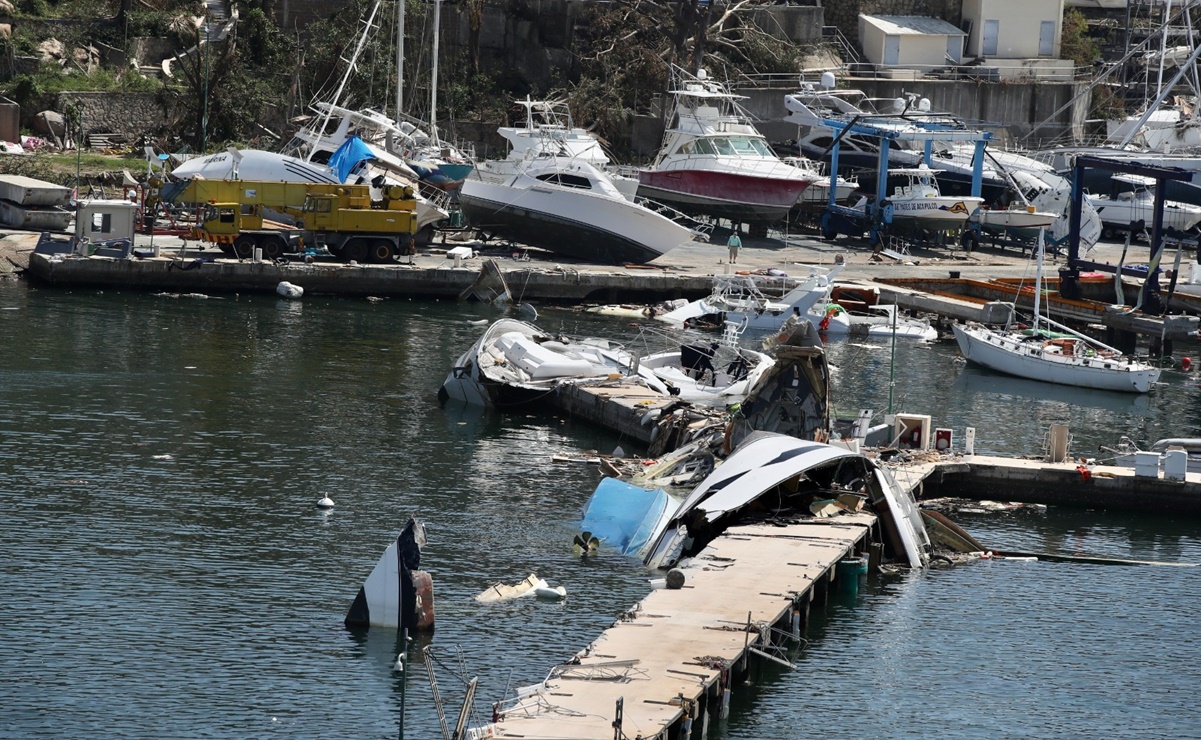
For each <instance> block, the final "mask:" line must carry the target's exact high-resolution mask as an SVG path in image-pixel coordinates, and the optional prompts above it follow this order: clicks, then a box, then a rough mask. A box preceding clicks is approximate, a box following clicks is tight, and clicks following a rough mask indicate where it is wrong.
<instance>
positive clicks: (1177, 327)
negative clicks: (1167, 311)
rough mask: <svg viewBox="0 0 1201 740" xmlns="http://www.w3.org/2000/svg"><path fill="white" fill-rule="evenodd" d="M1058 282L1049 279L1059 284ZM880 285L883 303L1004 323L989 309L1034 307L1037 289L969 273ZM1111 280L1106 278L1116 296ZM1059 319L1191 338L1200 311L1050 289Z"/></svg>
mask: <svg viewBox="0 0 1201 740" xmlns="http://www.w3.org/2000/svg"><path fill="white" fill-rule="evenodd" d="M1057 282H1058V281H1056V280H1051V281H1049V283H1051V284H1055V283H1057ZM871 284H872V285H875V286H877V287H879V288H880V298H881V301H882V302H885V303H896V304H897V305H899V306H900V307H902V308H906V309H912V310H915V311H922V312H925V313H933V314H937V315H939V316H943V317H946V318H949V319H956V320H959V321H979V322H982V323H1000V322H1001V321H1003V320H1004V319H1003V318H1001V317H998V316H996V315H994V312H993V311H992V310H991V307H992V305H993V304H996V303H1016V305H1017V306H1018V308H1019V309H1021V310H1024V311H1026V312H1031V311H1033V308H1034V294H1033V290H1032V289H1030V288H1027V289H1026V290H1021V289H1020V288H1021V285H1020V282H1015V281H1013V280H970V279H966V278H950V279H937V280H936V279H931V278H887V279H881V280H878V281H876V282H875V283H871ZM1110 286H1112V283H1111V282H1108V281H1107V282H1106V283H1105V287H1106V288H1109V289H1110V290H1111V292H1110V293H1109V296H1110V298H1111V299H1112V296H1113V294H1112V288H1111V287H1110ZM1045 300H1046V301H1047V302H1048V303H1049V304H1050V306H1049V308H1050V309H1051V310H1052V312H1053V314H1054V316H1055V317H1056V319H1058V320H1060V321H1064V320H1070V321H1076V322H1082V323H1091V324H1101V325H1103V326H1105V327H1106V328H1108V329H1114V330H1117V331H1124V332H1132V333H1136V334H1146V335H1150V336H1153V337H1163V338H1165V339H1171V340H1175V339H1188V338H1191V337H1194V336H1195V335H1196V333H1197V329H1198V326H1199V320H1198V318H1197V317H1196V316H1183V315H1171V316H1151V315H1147V314H1143V313H1141V312H1138V313H1128V312H1126V311H1113V310H1110V307H1109V304H1107V303H1104V302H1103V301H1100V300H1072V299H1068V298H1063V297H1061V296H1059V294H1058V293H1052V294H1049V295H1048V296H1047V297H1046V299H1045Z"/></svg>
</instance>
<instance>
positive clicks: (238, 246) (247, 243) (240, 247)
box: [234, 234, 254, 260]
mask: <svg viewBox="0 0 1201 740" xmlns="http://www.w3.org/2000/svg"><path fill="white" fill-rule="evenodd" d="M234 256H235V257H237V258H238V259H240V260H248V259H250V258H251V257H253V256H254V237H252V236H246V235H245V234H243V235H242V236H239V237H238V238H237V239H234Z"/></svg>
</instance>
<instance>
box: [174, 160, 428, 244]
mask: <svg viewBox="0 0 1201 740" xmlns="http://www.w3.org/2000/svg"><path fill="white" fill-rule="evenodd" d="M382 195H383V197H382V198H381V199H380V200H374V201H373V200H372V199H371V188H370V186H368V185H336V184H325V183H289V182H253V181H247V180H194V181H193V182H192V183H190V184H189V185H188V187H187V188H186V189H185V191H184V193H183V194H182V195H181V196H180V197H179V198H177V200H179V201H185V202H191V203H198V204H203V211H202V213H201V215H200V217H199V218H198V221H197V225H196V227H195V228H193V229H192V236H193V238H195V239H198V240H204V241H207V242H210V243H213V244H216V245H217V246H218V247H219V248H220V249H221V251H222V252H225V253H226V254H229V255H231V256H236V257H239V258H241V259H245V258H247V257H251V256H252V255H253V254H254V250H255V248H256V247H257V248H258V249H260V250H261V254H262V256H263V259H269V260H274V259H278V258H280V257H283V256H284V255H285V254H290V253H292V254H295V253H302V252H303V251H304V250H305V248H307V247H313V248H315V249H320V248H322V247H324V248H326V249H328V250H329V252H330V253H331V254H333V255H334V256H335V257H339V258H341V259H344V260H354V261H356V262H376V263H384V262H391V261H392V260H393V259H395V257H396V255H398V254H405V253H407V251H408V245H409V240H410V238H411V237H412V235H413V233H414V232H415V231H416V230H417V217H416V211H417V200H416V198H415V197H414V193H413V189H412V188H411V187H408V186H401V185H390V186H386V187H384V188H383V191H382ZM264 209H269V210H273V211H276V212H278V213H282V214H286V215H288V216H291V217H293V218H294V219H295V225H294V226H287V225H285V224H282V223H272V222H270V221H268V222H266V223H265V222H264V218H263V212H264Z"/></svg>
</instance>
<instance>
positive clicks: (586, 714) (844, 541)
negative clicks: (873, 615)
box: [474, 513, 876, 740]
mask: <svg viewBox="0 0 1201 740" xmlns="http://www.w3.org/2000/svg"><path fill="white" fill-rule="evenodd" d="M875 521H876V518H875V516H873V515H871V514H866V513H859V514H845V515H841V516H838V517H834V518H830V519H814V520H811V521H806V522H803V523H798V524H789V525H787V526H782V527H780V526H771V525H765V524H763V525H753V526H742V527H735V528H731V529H729V530H727V531H726V533H725V534H723V535H722V536H720V537H718V538H717V539H716V540H714V541H713V542H712V543H711V544H710V545H709V546H708V547H707V548H706V549H705V550H704V552H703V553H702V554H701V555H700V556H698V557H696V558H694V559H693V560H692V561H690V562H689V563H688V564H687V565H686V566H683V567H681V568H680V570H681V571H682V572H683V574H684V579H685V580H684V586H683V588H680V589H675V590H673V589H662V590H654V591H652V592H651V593H650V595H649V596H647V597H646V598H645V599H643V600H642V601H641V602H639V603H638V604H637V605H636V606H635V607H634V608H633V609H632V610H631V611H630V612H627V613H626V614H625V615H623V616H622V618H621V619H620V620H619V621H618V622H617V623H615V624H614V625H613V626H612V627H610V628H609V629H607V630H605V632H604V633H602V634H601V636H600V637H599V638H597V639H596V641H595V642H593V643H592V644H591V645H589V646H588V647H587V648H585V649H584V650H582V651H581V652H580V653H578V654H577V656H576V660H575V661H573V662H572V663H571V664H567V665H561V666H556V667H555V668H554V669H552V671H551V672H550V674H549V675H548V677H547V679H546V680H545V681H544V682H543V683H541V684H537V685H535V686H534V687H527V688H526V689H520V690H519V691H518V694H519V698H518V699H516V700H515V702H513V703H510V704H509V705H507V706H506V707H505V708H504V710H503V713H502V715H503V716H502V717H501V718H500V719H499V721H498V722H497V723H495V724H492V725H488V726H487V727H485V728H482V729H477V730H475V732H476V734H475V735H474V737H498V738H505V737H510V738H517V737H520V738H526V739H527V740H531V739H534V738H543V739H546V738H573V740H585V739H588V738H595V739H596V740H612V739H613V738H615V737H627V738H635V737H640V738H644V739H645V740H651V738H662V739H664V740H666V738H668V737H690V736H691V735H690V734H689V733H690V732H692V731H700V732H701V733H702V736H703V733H704V731H705V729H707V726H708V723H709V722H711V721H712V719H711V718H714V717H717V716H724V713H725V712H726V711H728V706H729V691H730V689H731V687H732V686H734V685H736V683H737V681H738V678H739V677H740V676H742V675H743V674H745V672H746V671H747V669H748V666H749V664H750V663H751V662H752V661H757V660H764V661H776V662H780V661H784V662H787V655H786V650H787V648H788V647H789V646H790V645H793V644H796V643H797V642H799V639H800V637H801V636H803V634H804V629H805V625H806V623H807V620H808V612H809V605H810V603H811V602H813V601H814V600H815V599H816V600H818V601H821V600H822V599H824V598H825V596H826V594H827V589H828V588H830V587H831V586H832V584H833V582H834V581H835V578H836V575H837V564H838V562H839V561H840V560H843V559H844V558H846V557H848V556H849V555H852V554H854V553H856V552H863V551H864V550H865V549H866V548H867V541H868V537H869V530H870V528H871V527H872V525H873V524H874V523H875ZM847 577H851V576H847ZM853 577H855V578H858V575H855V576H853ZM489 733H490V734H489Z"/></svg>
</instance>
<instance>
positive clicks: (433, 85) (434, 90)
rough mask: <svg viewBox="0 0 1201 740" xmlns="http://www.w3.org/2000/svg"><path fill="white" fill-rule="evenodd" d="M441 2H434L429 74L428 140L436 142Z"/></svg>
mask: <svg viewBox="0 0 1201 740" xmlns="http://www.w3.org/2000/svg"><path fill="white" fill-rule="evenodd" d="M441 22H442V0H434V45H433V51H434V64H433V71H432V73H431V74H430V78H431V79H430V138H431V139H433V140H434V141H438V36H439V35H440V34H441Z"/></svg>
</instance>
